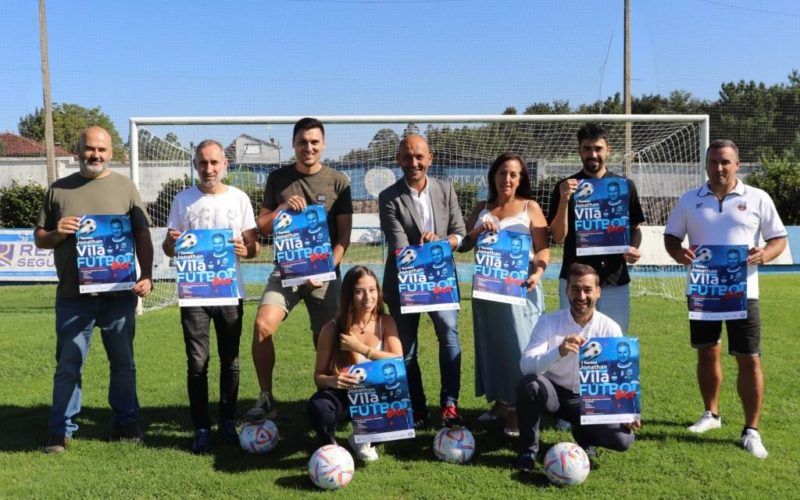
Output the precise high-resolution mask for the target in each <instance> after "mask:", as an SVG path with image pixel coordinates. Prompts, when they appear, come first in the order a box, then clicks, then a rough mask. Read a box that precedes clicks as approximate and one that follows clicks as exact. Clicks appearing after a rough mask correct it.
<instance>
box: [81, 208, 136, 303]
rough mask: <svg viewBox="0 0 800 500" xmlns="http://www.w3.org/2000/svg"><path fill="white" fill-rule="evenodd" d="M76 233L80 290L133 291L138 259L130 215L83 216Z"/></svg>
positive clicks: (96, 291) (85, 291)
mask: <svg viewBox="0 0 800 500" xmlns="http://www.w3.org/2000/svg"><path fill="white" fill-rule="evenodd" d="M79 226H80V227H79V228H78V231H77V232H76V233H75V249H76V251H77V254H78V262H77V264H78V288H79V290H80V293H102V292H118V291H122V290H130V289H131V288H133V285H134V284H135V283H136V258H135V249H134V244H133V233H132V231H131V219H130V217H129V216H127V215H94V214H87V215H84V216H83V217H81V220H80V223H79Z"/></svg>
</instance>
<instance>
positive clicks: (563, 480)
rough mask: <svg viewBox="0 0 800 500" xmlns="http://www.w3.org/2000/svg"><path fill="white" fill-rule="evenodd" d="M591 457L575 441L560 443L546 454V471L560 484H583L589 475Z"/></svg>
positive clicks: (554, 481) (551, 480) (551, 479)
mask: <svg viewBox="0 0 800 500" xmlns="http://www.w3.org/2000/svg"><path fill="white" fill-rule="evenodd" d="M589 469H590V465H589V457H588V456H586V452H585V451H583V448H581V447H580V446H578V445H577V444H575V443H558V444H556V445H554V446H553V447H552V448H550V449H549V450H547V454H545V456H544V473H545V475H546V476H547V479H549V480H550V482H551V483H553V484H557V485H559V486H572V485H576V484H581V483H582V482H584V481H585V480H586V478H587V477H588V476H589Z"/></svg>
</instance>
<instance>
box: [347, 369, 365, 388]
mask: <svg viewBox="0 0 800 500" xmlns="http://www.w3.org/2000/svg"><path fill="white" fill-rule="evenodd" d="M349 373H350V375H355V377H356V378H357V379H358V383H359V384H360V383H362V382H364V381H365V380H367V370H366V369H365V368H363V367H361V366H356V367H353V368H351V369H350V372H349Z"/></svg>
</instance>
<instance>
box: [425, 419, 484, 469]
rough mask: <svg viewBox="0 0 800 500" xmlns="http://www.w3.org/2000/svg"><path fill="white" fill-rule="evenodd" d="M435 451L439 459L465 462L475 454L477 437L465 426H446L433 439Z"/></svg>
mask: <svg viewBox="0 0 800 500" xmlns="http://www.w3.org/2000/svg"><path fill="white" fill-rule="evenodd" d="M433 453H434V454H435V455H436V458H438V459H439V460H444V461H445V462H451V463H454V464H465V463H467V462H469V461H470V460H472V456H473V455H474V454H475V437H474V436H473V435H472V433H471V432H470V431H469V429H466V428H464V427H445V428H443V429H442V430H440V431H439V432H438V433H436V437H435V438H434V439H433Z"/></svg>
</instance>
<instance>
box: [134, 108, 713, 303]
mask: <svg viewBox="0 0 800 500" xmlns="http://www.w3.org/2000/svg"><path fill="white" fill-rule="evenodd" d="M299 118H301V117H298V116H272V117H270V116H263V117H261V116H238V117H147V118H143V117H134V118H131V119H130V134H131V135H130V155H131V158H130V159H131V178H132V179H133V180H134V182H135V183H136V184H137V186H139V190H140V191H141V193H142V197H143V198H144V200H145V201H146V202H147V204H148V206H149V210H150V214H151V217H152V219H153V223H154V224H153V225H154V229H153V240H154V244H155V246H156V261H155V270H154V273H155V276H154V277H155V280H156V290H155V292H154V293H153V294H152V295H151V296H150V297H149V298H148V299H147V300H146V301H145V307H146V308H154V307H161V306H164V305H167V304H171V303H174V302H175V301H176V300H177V298H176V296H175V287H174V277H175V271H174V268H172V267H171V266H170V262H169V259H167V258H165V257H164V255H163V254H162V253H161V252H160V243H161V241H162V240H163V238H164V234H165V227H164V226H165V224H166V219H167V214H168V212H169V208H170V205H171V203H172V197H173V196H174V195H175V194H176V193H177V192H178V191H180V190H181V189H183V188H185V187H186V186H188V185H190V184H191V183H192V182H194V170H193V169H192V166H191V158H192V154H193V151H192V149H193V147H194V145H195V144H198V143H199V142H200V141H202V140H204V139H216V140H218V141H220V142H221V143H222V144H223V146H225V154H226V156H227V158H228V160H229V173H228V176H227V180H226V182H228V183H230V184H232V185H236V186H238V187H239V188H241V189H243V190H244V191H245V192H246V193H247V194H248V195H249V196H250V198H251V201H252V203H253V206H254V207H255V210H256V212H257V209H258V206H259V205H260V203H261V199H262V196H263V188H264V184H265V182H266V178H267V175H268V174H269V173H270V172H271V171H272V170H274V169H276V168H277V167H278V166H280V165H285V164H287V163H290V162H292V161H293V157H294V150H293V148H292V137H291V134H292V127H293V125H294V123H295V122H296V121H297V120H298V119H299ZM318 118H319V119H320V120H321V121H322V122H323V123H324V124H325V143H326V149H325V153H324V159H325V160H324V161H325V163H326V164H327V165H329V166H331V167H333V168H335V169H337V170H339V171H341V172H344V173H345V174H346V175H347V176H348V177H349V178H350V182H351V189H352V196H353V204H354V209H355V215H354V220H353V226H354V227H353V234H352V237H351V245H350V248H349V249H348V251H347V254H346V256H345V262H344V264H345V267H347V266H348V265H352V264H366V265H370V266H371V267H373V269H375V270H376V272H378V273H380V272H381V271H382V263H383V259H384V258H385V247H384V245H383V237H382V233H381V231H380V227H379V222H378V213H377V212H378V204H377V198H378V193H380V191H381V190H382V189H384V188H385V187H387V186H389V185H391V184H392V183H393V182H395V180H396V179H399V178H400V176H401V172H400V169H399V167H398V166H397V164H396V163H395V161H394V156H395V151H396V149H397V145H398V143H399V141H400V140H401V138H402V137H403V136H405V135H407V134H410V133H416V134H421V135H422V136H424V137H425V138H426V139H427V140H428V142H429V144H430V146H431V150H432V151H433V154H434V163H433V166H432V167H431V171H430V175H432V176H435V177H441V178H445V179H449V180H451V181H453V183H454V185H455V188H456V192H457V193H458V198H459V203H460V205H461V209H462V211H463V212H464V214H465V217H466V215H468V214H469V213H470V212H471V211H472V208H473V207H474V206H475V203H476V202H477V201H478V200H482V199H485V198H486V193H487V178H486V174H487V172H488V169H489V166H490V165H491V163H492V161H493V160H494V159H495V158H496V157H497V156H499V155H500V154H501V153H503V152H506V151H511V152H514V153H518V154H520V155H522V156H523V157H524V158H525V159H526V160H527V162H528V167H529V173H530V177H531V180H532V183H533V188H534V193H535V196H536V199H537V201H538V202H539V203H540V204H541V206H542V208H543V210H544V211H545V213H546V212H547V209H548V204H549V198H550V193H551V192H552V190H553V188H554V186H555V184H556V182H557V181H558V180H559V179H561V178H563V177H566V176H569V175H572V174H573V173H575V172H577V171H578V170H580V158H579V157H578V147H577V138H576V133H577V130H578V129H579V128H580V127H581V126H582V125H583V124H584V123H586V122H599V123H603V124H605V125H606V126H607V127H608V128H609V129H610V132H611V135H610V141H609V142H610V143H611V146H612V157H611V161H610V167H609V168H610V169H611V170H612V171H614V172H616V173H619V174H621V175H625V176H627V177H630V178H631V179H633V180H634V181H635V182H636V185H637V188H638V190H639V197H640V199H641V201H642V204H643V207H644V211H645V217H646V219H647V221H646V223H645V224H646V226H644V227H643V233H644V234H643V243H642V248H641V250H642V253H643V257H642V259H641V261H640V262H639V263H638V264H637V265H635V266H633V267H632V274H633V284H632V289H633V291H634V293H635V294H638V295H660V296H665V297H673V298H679V297H681V296H682V294H683V269H682V268H681V267H680V266H677V265H675V263H674V262H673V261H672V260H671V259H670V258H669V256H668V255H667V254H666V253H665V252H664V251H663V249H662V247H663V245H662V232H663V226H664V224H665V222H666V218H667V216H668V214H669V211H670V210H671V208H672V207H673V206H674V204H675V202H676V201H677V198H678V197H679V196H680V194H681V193H683V192H684V191H685V190H687V189H689V188H691V187H692V186H695V185H698V184H699V183H701V182H703V181H704V179H705V170H704V168H703V160H704V157H705V149H706V147H707V145H708V142H709V139H708V134H709V119H708V116H707V115H497V116H494V115H492V116H487V115H477V116H466V115H464V116H462V115H455V116H432V115H421V116H319V117H318ZM264 243H265V246H264V249H263V250H262V252H261V255H260V256H259V257H258V258H257V259H255V260H253V261H247V263H246V264H245V265H244V266H243V277H244V279H245V282H246V283H247V285H248V298H251V299H252V298H257V297H258V296H259V294H260V292H261V289H262V287H263V284H264V282H265V280H266V276H267V275H268V272H269V271H270V269H271V262H272V249H271V247H270V246H269V242H268V241H265V242H264ZM471 259H472V255H471V253H470V254H459V255H458V257H457V260H458V264H459V276H460V279H461V280H462V281H463V282H470V281H471V279H472V273H471V266H470V263H471ZM560 259H561V249H560V247H558V246H554V247H552V250H551V265H550V267H549V268H548V272H547V274H546V275H545V277H546V278H555V277H556V276H557V275H558V270H559V268H560ZM552 290H554V288H549V289H548V291H552Z"/></svg>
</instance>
